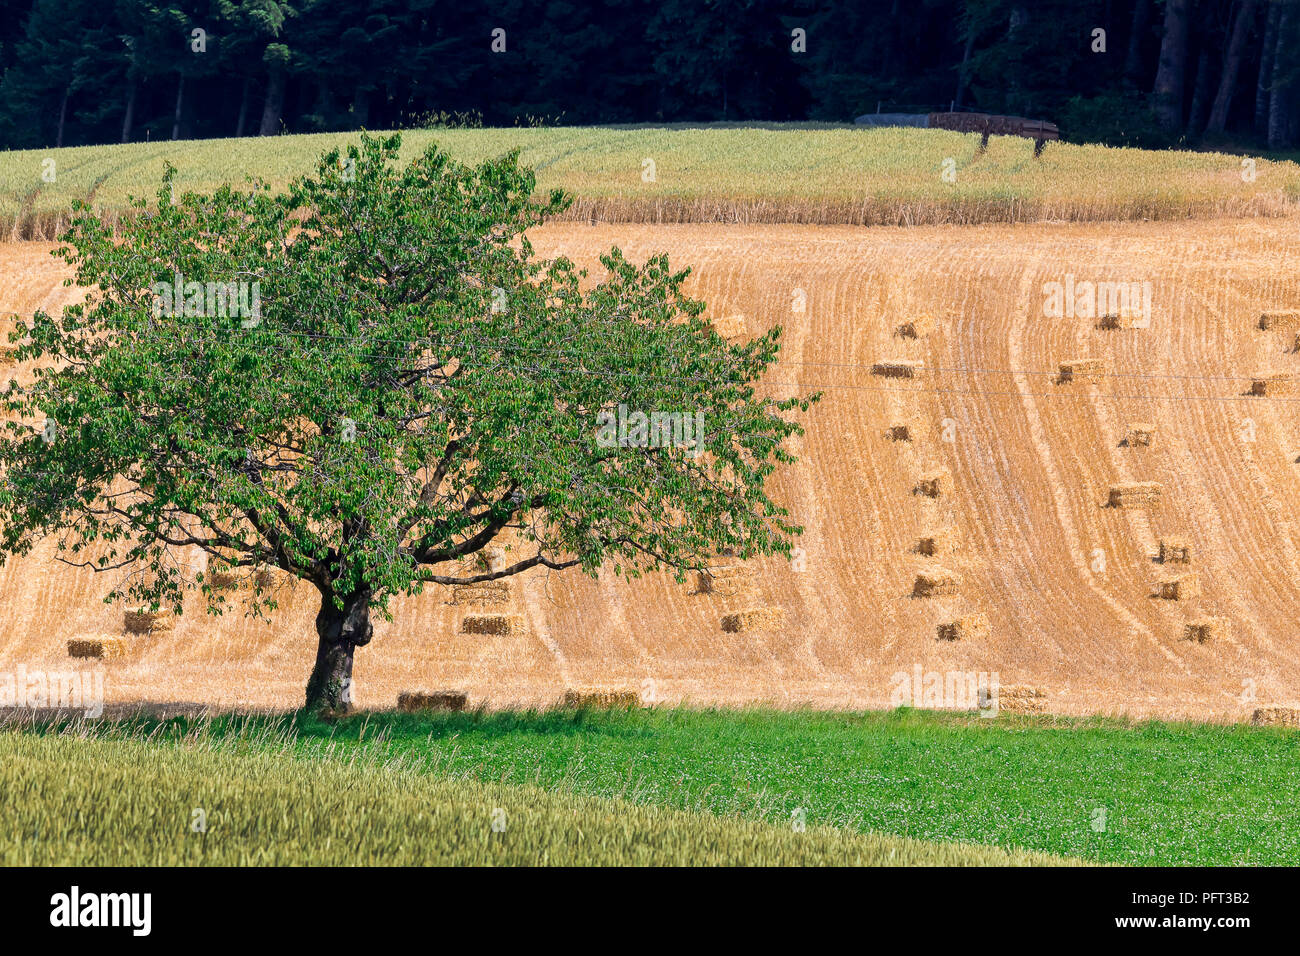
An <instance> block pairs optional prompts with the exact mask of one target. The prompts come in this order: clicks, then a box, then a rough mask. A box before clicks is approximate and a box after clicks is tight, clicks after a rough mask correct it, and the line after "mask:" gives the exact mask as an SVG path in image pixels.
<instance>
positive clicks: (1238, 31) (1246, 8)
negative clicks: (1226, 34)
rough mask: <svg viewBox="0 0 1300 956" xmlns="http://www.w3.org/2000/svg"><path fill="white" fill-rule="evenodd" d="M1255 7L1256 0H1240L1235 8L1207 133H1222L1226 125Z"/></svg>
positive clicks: (1207, 124)
mask: <svg viewBox="0 0 1300 956" xmlns="http://www.w3.org/2000/svg"><path fill="white" fill-rule="evenodd" d="M1255 7H1256V0H1242V2H1241V6H1240V7H1239V8H1238V9H1237V19H1236V20H1235V21H1234V22H1233V25H1232V38H1231V39H1230V40H1229V41H1228V52H1227V55H1226V56H1225V57H1224V60H1223V76H1221V77H1220V78H1219V91H1218V93H1216V94H1215V96H1214V106H1213V108H1212V109H1211V110H1210V119H1209V122H1207V123H1206V124H1205V131H1206V132H1207V133H1222V132H1223V131H1224V129H1225V128H1226V127H1227V125H1228V109H1229V107H1231V106H1232V96H1233V94H1234V93H1236V92H1237V76H1238V75H1239V74H1240V73H1241V60H1242V58H1243V57H1244V56H1245V55H1246V41H1247V40H1249V39H1250V28H1251V26H1252V25H1253V24H1254V22H1255Z"/></svg>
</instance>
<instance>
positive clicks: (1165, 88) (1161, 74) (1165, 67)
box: [1152, 0, 1187, 131]
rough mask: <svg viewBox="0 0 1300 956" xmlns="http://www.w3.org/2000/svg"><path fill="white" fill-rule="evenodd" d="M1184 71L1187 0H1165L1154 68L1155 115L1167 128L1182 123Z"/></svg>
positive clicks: (1185, 60)
mask: <svg viewBox="0 0 1300 956" xmlns="http://www.w3.org/2000/svg"><path fill="white" fill-rule="evenodd" d="M1186 73H1187V0H1165V31H1164V36H1163V37H1162V38H1161V40H1160V67H1159V69H1157V70H1156V82H1155V87H1154V88H1153V90H1152V94H1153V95H1154V97H1155V111H1156V118H1157V119H1159V121H1160V125H1161V126H1163V127H1164V128H1165V129H1166V130H1169V131H1173V130H1177V129H1179V128H1181V127H1182V124H1183V85H1184V83H1185V82H1186V80H1185V75H1186Z"/></svg>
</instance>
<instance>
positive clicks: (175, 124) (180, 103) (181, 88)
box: [172, 73, 185, 140]
mask: <svg viewBox="0 0 1300 956" xmlns="http://www.w3.org/2000/svg"><path fill="white" fill-rule="evenodd" d="M184 105H185V74H184V73H182V74H181V78H180V79H179V80H177V82H176V111H175V112H174V113H173V114H172V139H174V140H176V139H180V138H181V110H182V108H183V107H184Z"/></svg>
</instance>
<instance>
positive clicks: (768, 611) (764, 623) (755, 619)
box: [721, 607, 785, 634]
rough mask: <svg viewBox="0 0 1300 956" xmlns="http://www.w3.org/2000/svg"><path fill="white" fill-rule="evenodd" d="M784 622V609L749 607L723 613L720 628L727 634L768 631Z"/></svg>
mask: <svg viewBox="0 0 1300 956" xmlns="http://www.w3.org/2000/svg"><path fill="white" fill-rule="evenodd" d="M784 622H785V611H784V609H782V608H779V607H751V608H746V609H745V610H743V611H734V612H732V613H731V614H726V615H723V618H722V622H721V623H722V629H723V630H724V631H726V632H727V633H729V634H740V633H743V632H748V631H770V630H774V629H776V628H778V627H780V626H781V625H782V624H783V623H784Z"/></svg>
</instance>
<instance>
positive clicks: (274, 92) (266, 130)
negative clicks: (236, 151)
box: [257, 66, 284, 136]
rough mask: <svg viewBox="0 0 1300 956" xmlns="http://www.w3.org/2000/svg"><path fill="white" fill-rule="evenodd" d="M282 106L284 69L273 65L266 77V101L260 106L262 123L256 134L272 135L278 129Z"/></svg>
mask: <svg viewBox="0 0 1300 956" xmlns="http://www.w3.org/2000/svg"><path fill="white" fill-rule="evenodd" d="M283 107H284V70H283V68H281V67H278V66H273V67H270V68H269V69H268V76H267V78H266V102H265V103H264V104H263V106H262V125H261V126H260V127H258V130H257V135H258V136H274V135H275V134H276V133H278V132H279V131H280V111H281V109H282V108H283Z"/></svg>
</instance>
